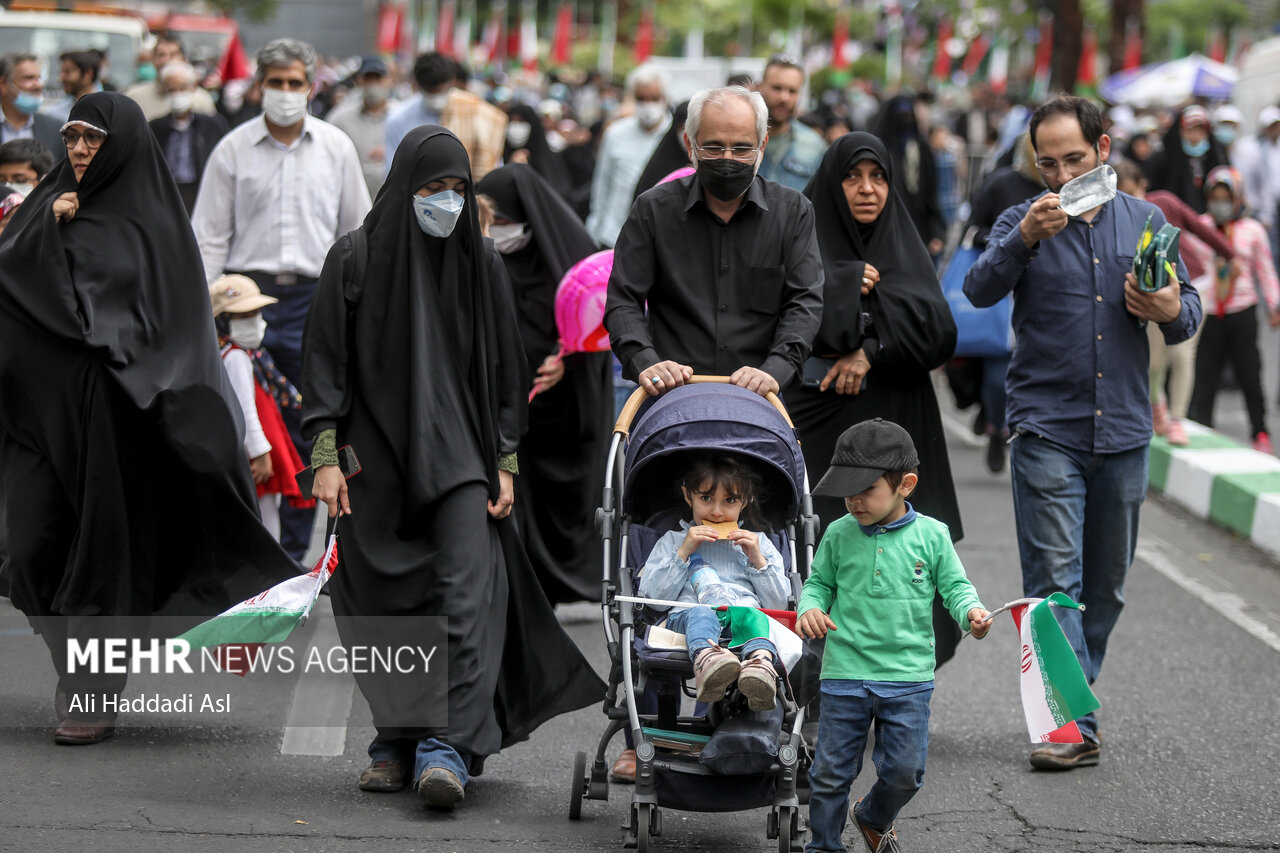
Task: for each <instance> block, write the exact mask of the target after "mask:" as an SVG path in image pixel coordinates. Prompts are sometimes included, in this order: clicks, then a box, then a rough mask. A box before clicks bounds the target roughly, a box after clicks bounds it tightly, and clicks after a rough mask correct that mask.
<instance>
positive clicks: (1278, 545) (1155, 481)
mask: <svg viewBox="0 0 1280 853" xmlns="http://www.w3.org/2000/svg"><path fill="white" fill-rule="evenodd" d="M1182 423H1183V426H1184V427H1186V430H1187V438H1188V444H1187V445H1186V446H1185V447H1174V446H1172V445H1170V444H1169V442H1168V441H1166V440H1165V439H1164V438H1163V437H1161V436H1156V437H1154V438H1153V439H1152V440H1151V456H1150V464H1149V468H1148V477H1147V483H1148V485H1149V486H1150V488H1152V489H1155V490H1157V491H1159V492H1160V493H1161V494H1163V495H1164V496H1165V497H1167V498H1168V499H1169V500H1171V501H1173V502H1174V503H1176V504H1178V505H1179V506H1181V507H1183V508H1184V509H1186V510H1188V511H1189V512H1191V513H1192V514H1193V515H1196V516H1198V517H1200V518H1203V519H1205V520H1206V521H1209V522H1211V523H1213V524H1217V525H1219V526H1220V527H1225V528H1227V529H1228V530H1231V531H1233V532H1235V533H1237V534H1238V535H1240V536H1242V537H1244V538H1246V539H1248V540H1249V541H1251V542H1253V544H1255V545H1257V546H1258V547H1259V548H1261V549H1263V550H1264V551H1266V552H1267V553H1269V554H1271V555H1273V556H1275V557H1280V459H1277V458H1276V457H1275V456H1272V455H1271V454H1269V453H1260V452H1258V451H1256V450H1254V449H1253V448H1251V447H1250V446H1249V445H1247V444H1245V443H1243V442H1241V441H1237V440H1236V439H1234V438H1230V437H1228V436H1225V435H1223V434H1221V433H1219V432H1215V431H1214V430H1212V429H1210V428H1208V427H1206V426H1202V425H1200V424H1197V423H1195V422H1193V421H1187V420H1184V421H1183V422H1182Z"/></svg>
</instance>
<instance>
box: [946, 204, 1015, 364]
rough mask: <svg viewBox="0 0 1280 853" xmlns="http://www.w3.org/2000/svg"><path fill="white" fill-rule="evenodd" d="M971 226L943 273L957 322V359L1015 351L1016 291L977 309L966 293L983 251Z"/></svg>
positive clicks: (948, 299) (949, 302)
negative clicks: (966, 282)
mask: <svg viewBox="0 0 1280 853" xmlns="http://www.w3.org/2000/svg"><path fill="white" fill-rule="evenodd" d="M975 230H976V229H974V228H970V229H969V231H968V232H967V233H966V234H965V238H964V240H963V241H962V242H961V244H960V246H959V247H958V248H957V249H956V251H955V254H954V255H952V256H951V261H950V262H949V263H948V264H947V268H946V270H945V271H944V272H943V274H942V292H943V295H944V296H946V298H947V304H948V305H949V306H951V316H952V317H954V318H955V321H956V358H990V357H993V356H999V355H1008V354H1009V353H1011V352H1013V294H1009V295H1008V296H1006V297H1005V298H1004V299H1001V300H1000V301H999V302H997V303H996V304H995V305H992V306H991V307H990V308H975V307H973V303H971V302H970V301H969V297H967V296H965V295H964V277H965V274H966V273H968V272H969V267H971V266H973V265H974V264H975V263H976V262H977V260H978V258H979V257H981V256H982V250H981V249H978V248H976V247H975V246H974V245H973V235H974V232H975Z"/></svg>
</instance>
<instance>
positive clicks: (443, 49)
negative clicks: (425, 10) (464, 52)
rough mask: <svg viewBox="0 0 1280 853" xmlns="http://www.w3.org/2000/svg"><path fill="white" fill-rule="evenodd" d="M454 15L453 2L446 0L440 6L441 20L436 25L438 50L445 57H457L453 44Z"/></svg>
mask: <svg viewBox="0 0 1280 853" xmlns="http://www.w3.org/2000/svg"><path fill="white" fill-rule="evenodd" d="M453 13H454V3H453V0H444V2H443V3H441V4H440V19H439V21H438V22H437V24H436V50H437V51H438V52H440V53H443V54H444V55H445V56H455V55H456V53H455V50H454V44H453V36H454V32H453V29H454V23H453Z"/></svg>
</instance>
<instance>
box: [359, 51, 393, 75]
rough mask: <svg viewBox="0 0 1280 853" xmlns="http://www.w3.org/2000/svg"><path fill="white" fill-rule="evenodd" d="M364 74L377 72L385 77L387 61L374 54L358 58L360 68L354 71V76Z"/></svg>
mask: <svg viewBox="0 0 1280 853" xmlns="http://www.w3.org/2000/svg"><path fill="white" fill-rule="evenodd" d="M366 74H377V75H378V76H380V77H386V76H387V63H385V62H383V61H382V60H381V59H380V58H378V57H376V56H366V57H364V58H363V59H362V60H360V70H359V71H357V72H356V75H355V76H356V77H357V78H360V77H363V76H364V75H366Z"/></svg>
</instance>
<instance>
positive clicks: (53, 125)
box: [0, 53, 67, 157]
mask: <svg viewBox="0 0 1280 853" xmlns="http://www.w3.org/2000/svg"><path fill="white" fill-rule="evenodd" d="M43 105H44V80H43V78H41V76H40V57H38V56H36V55H35V54H31V53H10V54H6V55H5V56H3V57H0V112H3V121H0V143H3V142H9V141H11V140H14V139H22V138H32V139H37V140H39V141H40V142H43V143H44V144H45V146H46V147H47V148H48V149H49V150H50V151H52V152H53V156H54V157H65V156H66V155H67V148H66V146H65V145H63V144H62V138H61V136H60V132H61V130H62V122H60V121H58V119H56V118H54V117H53V116H48V115H44V114H42V113H40V112H37V111H38V110H39V109H40V107H41V106H43Z"/></svg>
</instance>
